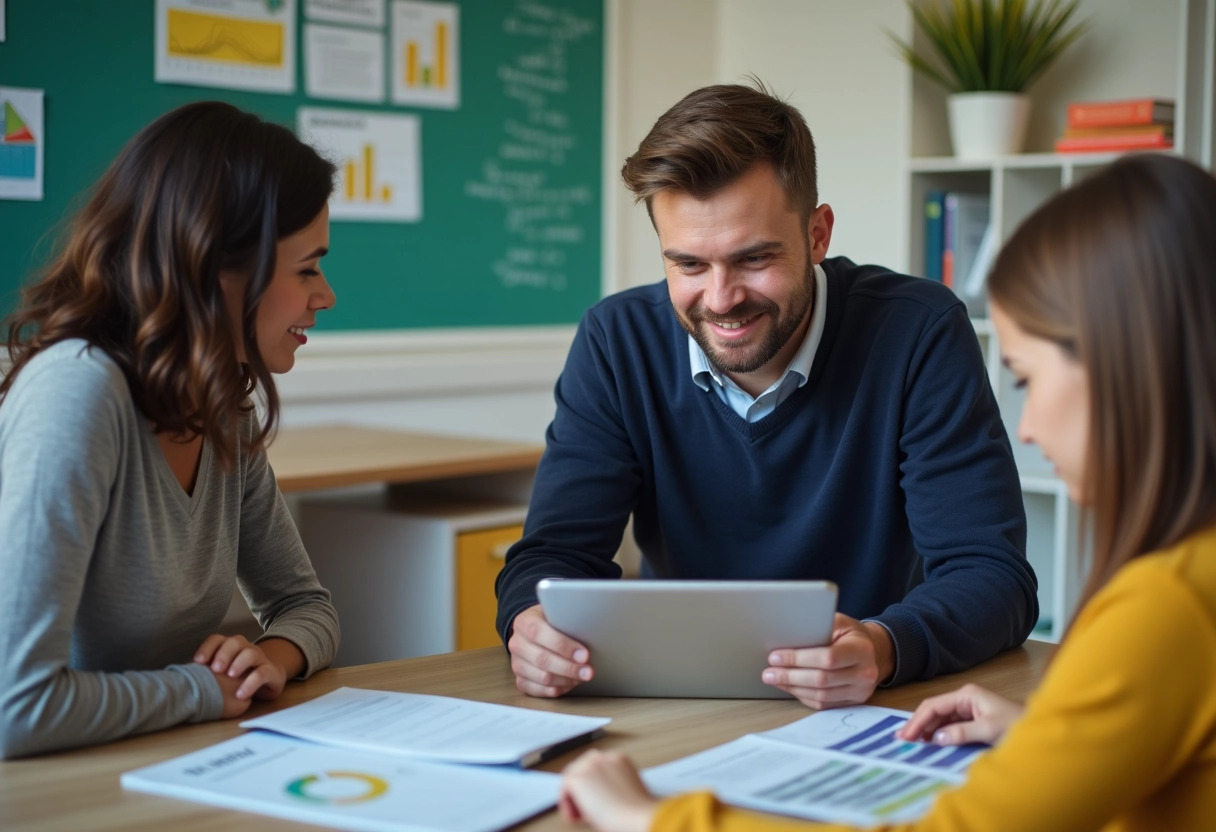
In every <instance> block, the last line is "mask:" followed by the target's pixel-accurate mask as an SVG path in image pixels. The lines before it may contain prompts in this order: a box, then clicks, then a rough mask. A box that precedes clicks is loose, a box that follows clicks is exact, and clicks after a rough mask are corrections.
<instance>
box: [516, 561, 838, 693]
mask: <svg viewBox="0 0 1216 832" xmlns="http://www.w3.org/2000/svg"><path fill="white" fill-rule="evenodd" d="M536 590H537V595H538V597H539V598H540V604H541V608H542V609H543V610H544V612H545V618H546V619H548V621H549V623H550V624H552V625H553V626H554V627H556V628H557V629H558V630H560V631H561V632H563V633H565V634H567V635H569V636H570V637H571V638H575V639H578V640H579V641H580V642H582V643H583V644H585V645H587V648H588V649H589V650H590V651H591V665H592V666H593V667H594V668H595V678H594V679H592V680H591V681H590V682H584V683H583V684H581V685H578V686H577V687H576V688H574V690H573V691H571V695H572V696H575V695H577V696H656V697H657V696H665V697H681V698H705V699H782V698H787V697H788V696H789V694H786V693H785V692H783V691H780V690H778V689H777V688H774V687H772V686H770V685H766V684H764V682H762V681H760V674H761V673H762V672H763V671H764V668H766V667H768V654H769V651H770V650H773V649H774V648H778V647H815V646H819V645H823V644H827V643H828V642H829V641H830V640H831V636H832V618H833V614H834V613H835V612H836V585H835V584H833V583H831V582H828V581H671V580H647V581H642V580H581V579H580V580H571V579H563V578H551V579H545V580H542V581H540V582H539V583H538V584H537V585H536Z"/></svg>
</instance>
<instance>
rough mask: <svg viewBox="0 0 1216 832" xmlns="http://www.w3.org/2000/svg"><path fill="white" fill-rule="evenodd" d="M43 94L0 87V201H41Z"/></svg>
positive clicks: (44, 138)
mask: <svg viewBox="0 0 1216 832" xmlns="http://www.w3.org/2000/svg"><path fill="white" fill-rule="evenodd" d="M42 97H43V96H42V90H26V89H19V88H17V87H0V128H2V131H0V199H30V200H38V199H42V178H43V172H42V168H43V156H42V154H43V148H44V147H45V145H46V134H45V132H43V119H42Z"/></svg>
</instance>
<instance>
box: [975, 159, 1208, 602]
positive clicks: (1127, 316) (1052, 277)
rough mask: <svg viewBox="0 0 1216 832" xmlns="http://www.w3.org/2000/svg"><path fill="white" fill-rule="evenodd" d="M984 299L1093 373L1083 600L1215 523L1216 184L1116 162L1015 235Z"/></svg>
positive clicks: (1201, 174) (1154, 166) (1180, 170)
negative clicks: (1088, 547)
mask: <svg viewBox="0 0 1216 832" xmlns="http://www.w3.org/2000/svg"><path fill="white" fill-rule="evenodd" d="M989 292H990V297H991V299H992V301H993V303H995V304H997V305H999V306H1000V308H1001V310H1002V311H1004V312H1005V313H1006V314H1007V315H1009V317H1010V318H1011V319H1012V320H1013V321H1014V322H1015V323H1016V324H1017V325H1018V326H1019V327H1020V328H1021V329H1022V330H1023V331H1024V332H1026V333H1027V334H1029V335H1032V336H1035V337H1039V338H1044V339H1047V340H1049V341H1052V342H1054V343H1055V344H1057V345H1058V346H1060V347H1061V348H1062V349H1063V350H1064V351H1065V352H1066V353H1067V354H1068V355H1070V356H1071V357H1072V358H1074V359H1075V360H1076V361H1078V362H1079V363H1080V364H1081V366H1082V367H1083V368H1084V370H1085V372H1086V374H1087V375H1088V378H1089V388H1090V396H1091V402H1090V405H1091V406H1090V413H1091V415H1090V426H1089V428H1090V429H1089V445H1088V448H1087V451H1086V467H1085V472H1084V479H1083V483H1082V490H1083V493H1084V495H1085V502H1086V504H1087V505H1086V515H1087V516H1086V520H1087V524H1083V525H1089V526H1090V527H1091V529H1092V532H1091V534H1092V543H1093V562H1092V568H1091V571H1090V575H1089V579H1088V581H1087V583H1086V585H1085V589H1084V591H1083V595H1082V601H1085V600H1088V599H1089V598H1090V597H1092V595H1093V594H1094V592H1096V591H1097V590H1098V589H1099V588H1101V587H1102V586H1103V585H1104V584H1105V583H1106V582H1107V581H1109V580H1110V578H1111V576H1113V575H1114V573H1115V572H1116V571H1117V570H1118V569H1119V568H1120V567H1121V566H1123V565H1124V564H1126V563H1127V562H1128V561H1129V560H1131V559H1132V558H1134V557H1137V556H1139V555H1143V554H1146V553H1148V552H1152V551H1155V550H1159V549H1162V548H1164V547H1168V546H1170V545H1172V544H1175V543H1177V542H1178V541H1180V540H1182V539H1183V538H1185V537H1187V536H1188V535H1191V534H1193V533H1194V532H1196V531H1198V530H1200V529H1202V528H1204V527H1206V526H1209V525H1211V524H1213V523H1214V522H1216V368H1214V366H1213V364H1214V362H1216V179H1214V178H1213V177H1212V175H1211V174H1210V173H1208V172H1207V171H1205V170H1203V169H1202V168H1199V167H1197V166H1196V165H1194V164H1192V163H1190V162H1187V161H1185V160H1183V159H1181V158H1179V157H1176V156H1169V155H1159V154H1145V155H1136V156H1130V157H1126V158H1124V159H1121V160H1119V161H1117V162H1115V163H1114V164H1112V165H1110V166H1109V167H1107V168H1105V169H1103V170H1102V171H1100V172H1098V173H1095V174H1094V175H1092V176H1090V177H1088V178H1086V179H1084V180H1083V181H1081V182H1080V183H1079V184H1077V185H1075V186H1074V187H1072V188H1069V189H1068V190H1066V191H1064V192H1062V193H1060V194H1059V195H1057V196H1056V197H1055V198H1053V199H1052V200H1050V201H1049V202H1048V203H1046V204H1045V205H1044V206H1043V207H1041V208H1040V209H1039V210H1037V211H1036V212H1035V213H1034V214H1033V215H1031V216H1030V217H1029V218H1028V219H1027V220H1026V221H1025V222H1024V223H1023V224H1022V225H1021V227H1020V228H1018V230H1017V232H1016V233H1015V234H1014V235H1013V237H1012V238H1011V239H1010V240H1009V242H1008V243H1007V244H1006V245H1005V247H1004V249H1003V250H1002V251H1001V254H1000V255H999V256H998V258H997V260H996V263H995V265H994V266H993V271H992V275H991V278H990V281H989Z"/></svg>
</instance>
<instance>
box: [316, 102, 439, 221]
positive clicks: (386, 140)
mask: <svg viewBox="0 0 1216 832" xmlns="http://www.w3.org/2000/svg"><path fill="white" fill-rule="evenodd" d="M298 123H299V132H300V137H301V138H302V139H303V140H304V141H306V142H308V143H309V144H311V145H312V146H313V147H315V148H316V149H317V150H318V151H319V152H320V153H321V155H322V156H324V157H325V158H327V159H329V160H330V161H331V162H333V163H334V165H336V166H337V168H338V184H337V187H336V188H335V190H334V194H333V196H332V197H330V200H329V216H330V219H333V220H364V221H367V220H371V221H381V222H417V221H418V220H420V219H422V173H421V167H422V166H421V143H420V138H419V133H420V131H419V124H418V117H417V116H414V115H397V114H388V113H380V112H370V111H364V110H337V109H332V110H331V109H324V108H320V107H301V108H300V111H299V118H298Z"/></svg>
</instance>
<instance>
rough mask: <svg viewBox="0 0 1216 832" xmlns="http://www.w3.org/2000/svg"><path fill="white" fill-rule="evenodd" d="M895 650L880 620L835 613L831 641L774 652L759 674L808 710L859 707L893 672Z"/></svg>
mask: <svg viewBox="0 0 1216 832" xmlns="http://www.w3.org/2000/svg"><path fill="white" fill-rule="evenodd" d="M894 654H895V647H894V645H893V644H892V643H891V636H890V634H889V633H888V632H887V630H886V628H885V627H883V626H882V625H881V624H878V623H877V622H874V621H858V620H857V619H855V618H850V617H849V616H847V615H844V614H843V613H836V618H835V620H834V622H833V630H832V643H831V644H828V645H826V646H824V647H801V648H788V649H783V650H774V651H772V652H771V653H770V654H769V657H768V661H769V665H770V667H768V668H766V669H765V670H764V673H763V674H762V676H761V678H762V679H763V680H764V681H765V682H766V683H767V684H770V685H772V686H773V687H776V688H780V689H781V690H783V691H785V692H786V693H789V694H791V695H792V696H794V697H795V698H796V699H798V701H799V702H801V703H802V704H804V705H806V706H808V707H811V708H839V707H843V706H845V705H858V704H861V703H862V702H865V701H866V700H867V699H869V698H870V696H871V695H873V693H874V689H875V688H876V687H878V683H879V682H881V681H882V680H883V679H885V678H887V677H888V676H890V675H891V674H892V673H893V672H894V671H895V660H894Z"/></svg>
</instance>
